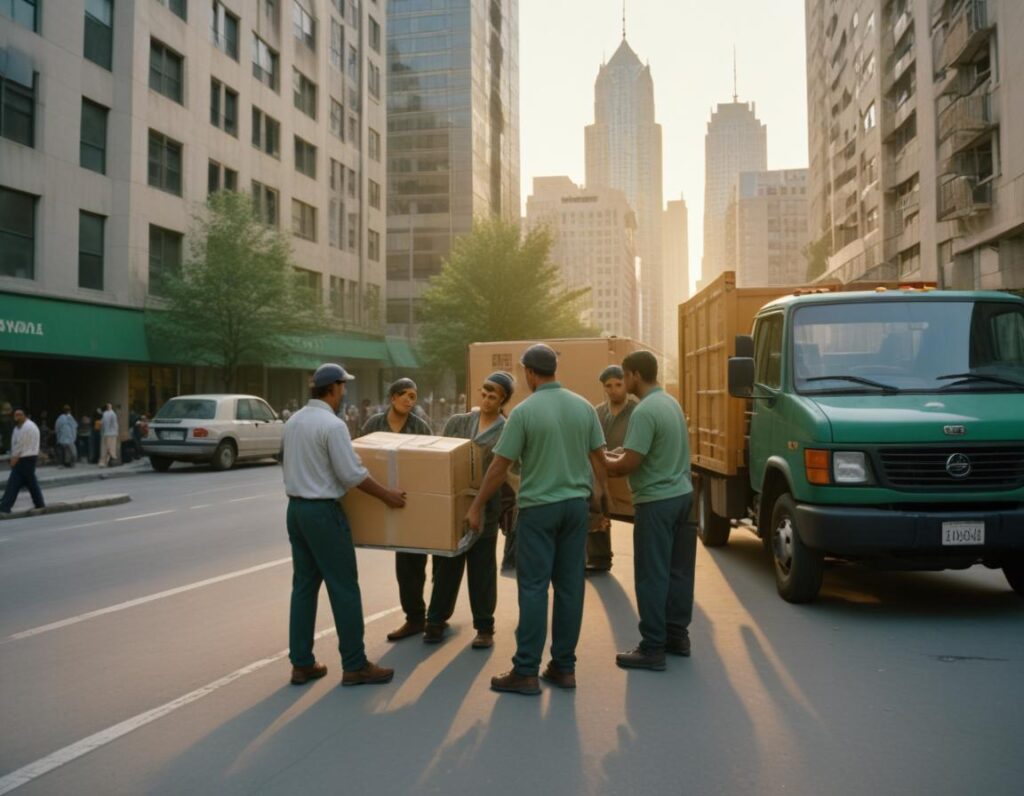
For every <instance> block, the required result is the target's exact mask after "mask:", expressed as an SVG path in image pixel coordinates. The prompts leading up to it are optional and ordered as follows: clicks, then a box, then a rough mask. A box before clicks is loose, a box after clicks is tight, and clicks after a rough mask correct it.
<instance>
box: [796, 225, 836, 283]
mask: <svg viewBox="0 0 1024 796" xmlns="http://www.w3.org/2000/svg"><path fill="white" fill-rule="evenodd" d="M830 254H832V241H831V237H830V235H829V234H828V233H827V232H826V233H825V234H824V235H823V236H822V237H820V238H818V239H817V240H816V241H812V242H811V243H808V244H807V245H806V246H805V247H804V250H803V255H804V258H805V259H806V260H807V281H808V282H813V281H814V280H815V279H817V278H818V277H819V276H821V275H822V274H823V273H825V271H826V270H828V258H829V255H830Z"/></svg>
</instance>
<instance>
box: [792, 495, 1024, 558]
mask: <svg viewBox="0 0 1024 796" xmlns="http://www.w3.org/2000/svg"><path fill="white" fill-rule="evenodd" d="M796 514H797V517H796V519H797V523H798V526H797V527H798V528H799V532H800V538H801V540H802V541H803V542H804V544H806V545H807V546H808V547H810V548H812V549H814V550H820V551H821V552H823V553H829V554H832V555H838V556H886V555H892V556H900V555H913V554H921V555H926V556H929V557H930V556H937V557H943V556H949V557H950V558H954V557H965V556H973V557H975V558H985V557H987V556H988V555H989V554H990V553H991V554H994V553H1004V552H1012V553H1024V506H1018V507H1016V508H1006V509H999V510H985V511H971V512H964V511H941V510H934V509H932V510H925V508H924V507H922V510H921V511H895V510H888V509H873V508H866V507H860V506H815V505H809V504H799V505H797V509H796ZM944 522H984V523H985V543H984V544H983V545H970V546H964V545H943V544H942V524H943V523H944Z"/></svg>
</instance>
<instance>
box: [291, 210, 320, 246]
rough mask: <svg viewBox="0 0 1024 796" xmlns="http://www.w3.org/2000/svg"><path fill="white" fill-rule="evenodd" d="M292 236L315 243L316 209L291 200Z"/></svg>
mask: <svg viewBox="0 0 1024 796" xmlns="http://www.w3.org/2000/svg"><path fill="white" fill-rule="evenodd" d="M292 234H293V235H294V236H295V237H297V238H303V239H305V240H310V241H313V242H314V243H315V242H316V208H315V207H313V206H312V205H307V204H306V203H305V202H300V201H299V200H298V199H292Z"/></svg>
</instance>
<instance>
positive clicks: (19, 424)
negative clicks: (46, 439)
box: [0, 409, 46, 514]
mask: <svg viewBox="0 0 1024 796" xmlns="http://www.w3.org/2000/svg"><path fill="white" fill-rule="evenodd" d="M14 425H15V429H14V433H13V435H12V436H11V474H10V476H8V478H7V489H6V490H5V491H4V496H3V498H2V499H0V514H10V513H11V507H13V506H14V501H16V500H17V499H18V493H19V492H20V491H21V488H22V487H23V486H24V487H28V491H29V494H30V495H32V503H33V504H35V507H36V508H37V509H41V508H43V507H44V506H45V505H46V503H44V502H43V492H42V490H41V489H40V488H39V481H38V480H37V479H36V460H37V459H38V458H39V427H38V426H36V424H35V423H33V422H32V421H31V420H29V419H28V415H26V414H25V410H24V409H15V410H14Z"/></svg>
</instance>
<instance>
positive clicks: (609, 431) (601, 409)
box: [587, 365, 637, 572]
mask: <svg viewBox="0 0 1024 796" xmlns="http://www.w3.org/2000/svg"><path fill="white" fill-rule="evenodd" d="M599 378H600V380H601V384H602V385H603V386H604V394H605V396H606V400H605V402H604V403H602V404H600V405H599V406H598V407H597V419H598V420H599V421H600V422H601V430H602V431H604V439H605V442H606V443H607V444H608V450H609V451H615V450H618V449H619V448H621V447H622V443H623V441H624V440H625V439H626V427H627V426H628V425H629V416H630V415H631V414H633V409H634V408H635V407H636V405H637V400H636V398H634V397H633V396H632V395H630V394H629V391H628V390H626V383H625V381H623V374H622V368H621V367H619V366H618V365H609V366H608V367H606V368H605V369H604V370H603V371H601V375H600V376H599ZM611 568H612V534H611V531H609V530H608V529H607V528H599V529H591V531H590V533H589V534H587V570H589V571H591V572H607V571H608V570H610V569H611Z"/></svg>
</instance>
